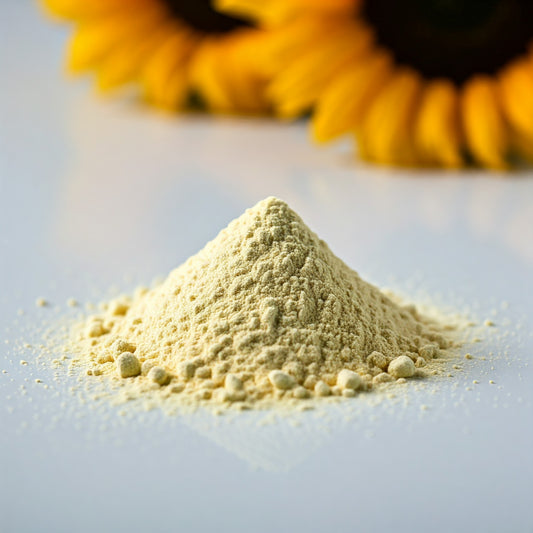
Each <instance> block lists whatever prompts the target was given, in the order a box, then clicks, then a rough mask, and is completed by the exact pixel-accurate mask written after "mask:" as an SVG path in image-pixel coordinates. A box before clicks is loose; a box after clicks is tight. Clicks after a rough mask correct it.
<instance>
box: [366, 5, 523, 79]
mask: <svg viewBox="0 0 533 533" xmlns="http://www.w3.org/2000/svg"><path fill="white" fill-rule="evenodd" d="M363 17H364V18H365V19H366V20H367V22H368V23H369V24H370V25H371V26H372V27H373V28H374V30H375V31H376V36H377V39H378V42H379V43H380V44H381V45H383V46H384V47H385V48H388V49H389V50H390V51H391V52H392V53H393V54H394V57H395V58H396V61H397V62H398V63H402V64H405V65H410V66H412V67H414V68H415V69H416V70H418V71H419V72H421V73H422V74H423V75H425V76H426V77H428V78H436V77H446V78H450V79H452V80H454V81H455V82H456V83H462V82H464V81H465V80H466V79H468V78H469V77H470V76H471V75H472V74H476V73H486V74H494V73H496V72H497V71H498V70H499V69H500V68H501V67H503V66H504V65H505V64H506V63H508V62H509V61H510V60H511V59H513V58H514V57H517V56H519V55H521V54H523V53H524V52H526V51H527V48H528V45H529V43H531V42H532V41H533V0H401V1H394V2H391V1H390V0H366V2H365V5H364V8H363Z"/></svg>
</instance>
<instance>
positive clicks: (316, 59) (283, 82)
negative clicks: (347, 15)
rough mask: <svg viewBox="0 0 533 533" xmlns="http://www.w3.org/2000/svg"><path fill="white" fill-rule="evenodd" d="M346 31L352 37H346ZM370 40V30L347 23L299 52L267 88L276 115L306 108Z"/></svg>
mask: <svg viewBox="0 0 533 533" xmlns="http://www.w3.org/2000/svg"><path fill="white" fill-rule="evenodd" d="M349 35H351V36H353V37H354V38H352V39H351V40H349V41H348V40H347V37H348V36H349ZM371 43H372V34H371V32H370V31H368V30H366V29H365V28H363V27H361V28H354V25H352V24H350V25H346V26H345V27H344V28H342V29H341V31H339V32H337V33H336V34H334V35H331V36H330V38H329V39H328V40H327V42H325V43H324V44H323V45H322V46H320V47H319V48H316V47H315V48H311V49H310V50H309V51H308V52H307V53H306V54H302V55H301V57H299V59H298V62H297V64H295V65H293V67H292V68H291V69H287V70H285V71H283V72H281V73H280V74H279V75H278V76H277V77H276V79H275V80H274V81H273V82H272V84H271V85H270V87H269V89H268V94H269V96H270V97H271V98H272V100H273V101H274V102H275V103H276V108H277V110H278V113H279V115H280V116H282V117H285V118H293V117H295V116H297V115H299V114H301V113H302V112H304V111H306V110H307V109H309V108H310V107H311V105H312V104H313V103H314V102H315V100H316V99H317V97H318V96H319V95H321V93H322V92H323V91H324V89H325V88H326V87H327V85H328V84H329V83H330V82H331V80H332V78H333V77H334V76H335V74H336V73H337V72H338V71H339V70H340V69H342V68H343V67H344V66H345V65H347V64H348V63H350V62H355V61H356V60H357V58H358V57H360V56H362V55H363V54H364V53H365V52H367V51H368V50H369V49H370V45H371Z"/></svg>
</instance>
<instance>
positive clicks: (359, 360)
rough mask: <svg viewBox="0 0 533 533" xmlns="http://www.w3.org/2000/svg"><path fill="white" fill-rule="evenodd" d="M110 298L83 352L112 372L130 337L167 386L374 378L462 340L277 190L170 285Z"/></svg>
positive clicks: (361, 385) (310, 386)
mask: <svg viewBox="0 0 533 533" xmlns="http://www.w3.org/2000/svg"><path fill="white" fill-rule="evenodd" d="M105 307H106V309H107V310H106V311H105V312H104V313H103V314H101V315H95V316H93V317H90V318H89V319H88V320H87V321H86V322H85V323H84V324H81V325H80V326H79V328H78V332H79V334H78V337H77V339H76V342H75V346H74V348H75V350H76V351H77V352H78V353H79V354H80V356H81V358H82V359H85V360H86V361H88V362H90V364H91V365H94V364H98V361H107V362H106V363H104V364H102V365H101V366H102V372H103V374H104V375H112V374H115V375H116V372H117V368H116V363H113V362H110V361H113V360H115V359H116V358H117V357H119V355H120V353H121V352H123V351H126V349H127V351H128V352H131V353H134V354H135V357H136V358H137V359H138V361H139V362H140V364H142V365H146V364H147V363H146V362H147V361H149V362H150V363H149V364H148V365H149V366H150V368H153V367H156V366H157V367H158V368H161V369H162V371H164V372H166V375H168V380H167V379H166V378H165V381H164V382H165V383H169V384H170V385H177V384H181V386H179V387H169V389H170V390H176V391H177V390H179V391H180V392H179V394H180V396H181V397H189V398H196V399H202V400H209V401H215V402H216V401H223V402H227V401H230V402H231V401H247V402H250V403H254V402H257V401H260V400H265V399H273V400H281V399H284V398H288V397H291V398H301V399H304V398H309V397H311V396H327V395H329V394H334V395H335V394H336V395H341V394H343V390H351V391H355V390H366V389H369V388H371V387H372V386H373V383H374V384H377V383H386V382H388V381H393V379H394V378H393V376H395V377H400V378H403V377H410V376H412V375H414V374H415V371H414V370H413V368H415V362H417V361H419V362H420V359H421V358H422V359H423V360H424V361H428V362H429V360H431V359H433V358H437V357H439V356H440V355H442V353H443V351H446V350H448V349H449V348H451V347H452V346H453V344H454V342H453V340H452V337H451V335H452V334H453V328H451V327H450V326H449V325H443V324H440V323H438V322H436V321H433V320H430V319H428V318H426V317H424V316H422V315H421V314H420V313H419V312H418V311H417V310H416V308H415V307H414V306H413V305H409V306H402V305H400V304H399V303H397V302H395V301H393V300H392V299H391V298H389V297H388V296H386V295H385V294H384V293H383V292H381V291H380V290H379V289H378V288H377V287H374V286H373V285H371V284H369V283H367V282H365V281H363V280H362V279H361V278H360V277H359V275H358V274H357V273H356V272H354V271H353V270H351V269H350V268H349V267H348V266H347V265H346V264H345V263H343V262H342V261H341V260H340V259H339V258H337V257H336V256H335V255H334V254H333V253H332V252H331V251H330V249H329V247H328V246H327V244H326V243H325V242H324V241H322V240H320V239H319V238H318V237H317V236H316V235H315V234H314V233H313V232H312V231H311V230H310V229H309V228H308V227H307V226H306V225H305V224H304V222H303V221H302V220H301V218H300V217H299V216H298V215H297V214H296V213H295V212H294V211H292V210H291V209H290V208H289V207H288V205H287V204H286V203H285V202H283V201H282V200H279V199H277V198H272V197H271V198H267V199H266V200H263V201H261V202H259V203H258V204H257V205H256V206H255V207H253V208H251V209H249V210H247V211H246V212H245V213H244V214H243V215H242V216H241V217H239V218H238V219H236V220H234V221H233V222H231V223H230V224H229V225H228V227H227V228H226V229H224V230H222V231H221V232H220V234H219V235H218V236H217V237H216V238H215V239H214V240H213V241H211V242H209V243H208V244H207V245H206V246H205V248H204V249H203V250H201V251H200V252H199V253H198V254H196V255H195V256H193V257H191V258H190V259H189V260H188V261H186V262H185V263H184V264H183V265H182V266H180V267H179V268H177V269H176V270H174V271H173V272H171V273H170V275H169V276H168V278H167V279H166V281H164V283H162V284H161V285H160V286H158V287H156V288H154V289H152V290H149V291H138V292H136V294H135V295H134V297H133V299H129V298H121V299H120V300H118V301H117V300H115V301H112V302H110V303H109V304H108V305H107V306H105ZM103 355H105V356H106V357H102V356H103ZM398 358H400V359H398ZM122 359H123V358H122ZM122 359H120V361H122ZM397 359H398V362H396V363H394V362H393V361H394V360H397ZM407 359H408V360H409V361H410V362H411V365H408V364H407V363H406V360H407ZM398 365H400V366H401V368H402V369H403V370H400V371H399V372H398V371H395V369H396V367H398ZM389 366H390V368H391V370H392V371H391V374H392V376H391V375H390V374H388V373H387V369H388V368H389ZM407 366H408V367H409V371H407V370H405V369H406V368H407ZM144 367H145V366H143V368H144ZM135 370H136V372H137V370H138V372H137V375H138V374H140V375H138V377H135V378H133V379H130V381H135V380H138V381H139V383H141V384H142V383H144V382H146V381H147V380H148V377H147V375H146V372H142V373H141V370H140V367H139V368H137V367H136V369H135ZM404 370H405V371H404ZM347 371H350V373H348V372H347ZM150 372H151V371H150ZM417 372H420V371H419V370H417ZM352 373H353V374H352ZM152 377H153V376H152ZM376 378H377V379H376ZM385 378H386V379H385ZM389 378H390V379H389ZM143 380H144V381H143ZM150 381H151V382H152V385H153V383H154V381H155V382H156V383H158V382H159V381H160V382H161V383H163V380H150ZM337 381H339V382H338V383H337ZM239 383H240V384H241V385H238V384H239ZM149 390H152V389H149ZM217 390H218V392H217ZM352 395H353V394H352V393H351V392H350V393H347V394H345V395H344V396H352Z"/></svg>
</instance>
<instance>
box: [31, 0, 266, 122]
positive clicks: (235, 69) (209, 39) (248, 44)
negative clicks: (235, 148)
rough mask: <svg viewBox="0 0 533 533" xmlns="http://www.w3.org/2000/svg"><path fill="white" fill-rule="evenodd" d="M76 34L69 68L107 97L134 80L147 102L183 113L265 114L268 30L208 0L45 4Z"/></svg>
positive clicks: (58, 0)
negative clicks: (193, 108) (191, 104)
mask: <svg viewBox="0 0 533 533" xmlns="http://www.w3.org/2000/svg"><path fill="white" fill-rule="evenodd" d="M42 1H43V3H44V5H45V7H46V8H47V9H48V10H49V11H50V12H51V13H52V14H54V15H56V16H59V17H60V18H63V19H67V20H70V21H72V22H73V23H74V26H75V30H74V35H73V38H72V41H71V43H70V46H69V57H68V68H69V70H70V71H72V72H76V73H77V72H85V71H92V72H94V73H95V74H96V80H97V86H98V87H99V88H100V89H101V90H104V91H107V90H110V89H113V88H116V87H119V86H122V85H125V84H127V83H131V82H136V83H138V84H139V85H140V87H141V88H142V92H143V94H144V96H145V98H146V99H147V100H148V101H150V102H151V103H154V104H155V105H158V106H160V107H163V108H168V109H176V108H182V107H183V106H185V105H186V104H187V102H188V101H189V99H190V98H191V97H198V98H199V99H200V100H201V101H202V102H203V103H205V105H206V106H207V107H208V108H209V109H210V110H213V111H221V112H250V113H257V112H263V111H265V110H266V109H267V107H268V106H267V100H266V98H265V87H266V77H265V69H264V68H263V65H262V62H261V51H262V49H263V48H264V43H265V41H266V37H265V32H263V31H261V30H259V29H257V28H254V27H253V25H252V24H251V23H250V22H248V21H246V20H244V19H241V18H236V17H232V16H229V15H224V14H221V13H218V12H216V11H215V10H214V9H212V7H211V5H210V2H209V0H42Z"/></svg>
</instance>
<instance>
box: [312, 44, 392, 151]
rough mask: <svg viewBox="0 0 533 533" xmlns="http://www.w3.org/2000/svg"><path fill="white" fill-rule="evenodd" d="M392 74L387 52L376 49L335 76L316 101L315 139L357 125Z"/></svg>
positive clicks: (324, 140)
mask: <svg viewBox="0 0 533 533" xmlns="http://www.w3.org/2000/svg"><path fill="white" fill-rule="evenodd" d="M391 75H392V61H391V58H390V56H389V55H388V54H386V53H379V52H378V53H375V54H372V55H370V56H369V57H368V58H363V59H361V60H359V61H358V62H356V63H355V64H354V66H353V68H352V69H351V70H350V71H348V72H346V73H344V74H343V75H339V76H337V77H336V78H335V80H333V81H332V82H331V83H330V84H329V85H328V87H327V88H326V90H325V91H324V94H323V95H322V96H321V97H320V99H319V101H318V103H317V108H316V110H315V112H314V115H313V121H312V131H313V137H314V138H315V140H316V141H318V142H326V141H329V140H331V139H333V138H335V137H337V136H339V135H342V134H344V133H347V132H348V131H351V130H355V129H356V128H357V127H359V126H360V124H361V121H362V119H363V116H364V113H365V111H366V109H367V108H368V105H369V104H370V102H371V100H372V99H373V98H374V97H375V96H376V94H377V93H378V92H379V90H380V88H382V87H383V86H384V84H385V81H386V80H387V78H388V77H390V76H391Z"/></svg>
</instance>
